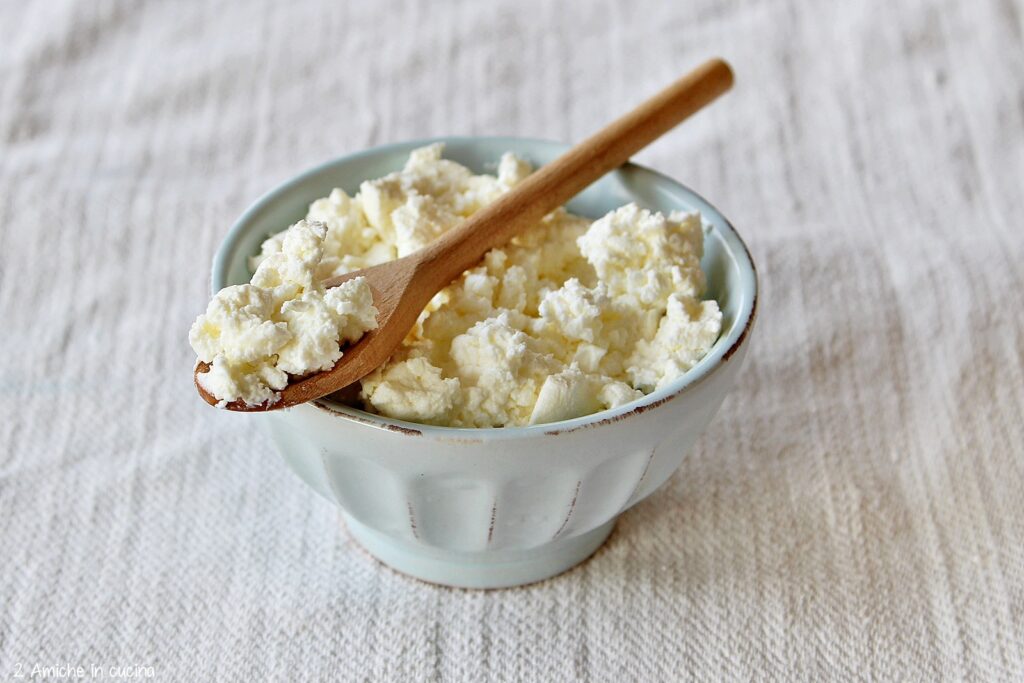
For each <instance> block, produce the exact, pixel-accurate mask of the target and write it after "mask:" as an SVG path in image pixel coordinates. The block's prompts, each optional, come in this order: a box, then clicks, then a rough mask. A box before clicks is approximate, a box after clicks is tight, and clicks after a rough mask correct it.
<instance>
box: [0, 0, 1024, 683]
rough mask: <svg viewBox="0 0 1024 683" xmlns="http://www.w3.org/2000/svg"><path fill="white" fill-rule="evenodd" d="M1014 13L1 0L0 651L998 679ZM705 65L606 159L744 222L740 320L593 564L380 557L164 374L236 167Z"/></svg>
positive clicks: (793, 2) (653, 80) (1014, 594)
mask: <svg viewBox="0 0 1024 683" xmlns="http://www.w3.org/2000/svg"><path fill="white" fill-rule="evenodd" d="M1022 16H1024V7H1022V5H1021V3H1020V2H1018V1H1016V0H978V1H976V2H956V1H953V0H950V1H945V2H898V3H897V2H842V3H840V2H829V3H807V2H799V0H762V1H757V0H750V1H743V2H720V1H719V0H696V1H695V2H690V3H668V2H642V1H638V0H631V1H629V2H601V3H584V2H579V3H569V2H537V1H534V0H517V1H514V2H502V3H497V4H495V3H471V2H462V3H431V4H427V3H414V2H374V3H370V2H366V3H361V2H350V3H334V2H287V3H269V2H268V3H256V2H240V1H236V2H219V3H204V2H168V3H157V2H151V3H141V2H138V3H136V2H128V1H115V2H108V1H102V2H89V1H85V0H83V1H81V2H58V1H51V2H25V3H21V2H10V3H4V4H2V5H0V27H2V41H0V43H2V47H0V94H2V100H0V311H2V318H0V320H2V326H3V341H4V345H3V356H2V360H0V411H2V412H0V415H2V419H0V444H2V452H0V529H2V532H0V557H2V560H0V675H3V676H10V677H13V676H16V675H17V674H18V673H21V674H23V675H25V676H26V679H28V677H29V675H30V674H31V673H32V671H33V669H34V668H35V667H39V666H43V667H45V666H50V667H53V666H64V667H68V666H70V667H78V666H82V667H84V668H85V670H86V677H87V678H88V677H89V676H92V675H93V672H94V671H95V670H93V669H91V667H98V669H99V672H100V673H102V674H103V675H104V676H105V677H107V678H111V677H112V676H114V675H124V674H125V673H126V672H127V671H129V670H133V671H135V672H136V673H138V674H139V675H141V676H149V675H152V678H154V679H158V680H261V679H274V680H325V679H330V678H337V679H342V680H396V681H398V680H445V681H449V680H451V681H456V680H472V681H480V680H539V681H569V680H593V681H628V680H675V679H684V678H701V679H708V680H717V679H739V680H749V679H781V678H794V679H805V680H806V679H812V680H821V679H823V678H826V679H845V680H866V679H875V680H929V681H931V680H940V679H947V680H960V679H966V680H1012V679H1017V680H1020V679H1022V678H1024V654H1022V652H1024V623H1022V622H1024V550H1022V540H1024V496H1022V474H1024V458H1022V455H1024V446H1022V441H1024V428H1022V406H1024V399H1022V397H1024V351H1022V349H1024V315H1022V314H1024V295H1022V290H1024V266H1022V263H1024V236H1022V229H1024V225H1022V222H1024V192H1022V188H1024V182H1022V179H1024V40H1022V33H1024V19H1022ZM712 55H721V56H723V57H725V58H727V59H729V60H730V61H731V63H732V64H733V66H734V68H735V71H736V74H737V82H736V86H735V89H734V91H733V92H732V93H730V94H729V95H728V96H727V97H726V98H725V99H723V100H722V101H720V102H719V103H717V104H715V105H714V106H713V107H712V108H711V109H709V110H708V111H706V112H702V113H701V114H699V115H698V116H697V117H696V118H694V119H693V120H692V121H691V122H688V123H687V124H686V125H685V126H683V127H682V128H680V129H679V130H677V131H675V132H673V133H671V134H669V135H668V136H667V137H665V138H664V139H662V140H660V141H658V142H657V143H656V144H654V145H653V146H652V147H650V148H649V149H648V150H647V151H645V152H643V153H642V154H640V155H639V157H638V160H639V161H640V162H642V163H645V164H647V165H650V166H652V167H654V168H655V169H658V170H659V171H662V172H664V173H666V174H668V175H670V176H672V177H675V178H678V179H680V180H681V181H683V182H685V183H686V184H688V185H690V186H691V187H693V188H695V189H696V190H697V191H698V192H700V193H701V194H703V195H704V196H706V197H707V198H708V199H709V200H710V201H712V202H713V203H714V204H716V205H717V206H719V207H720V208H721V209H722V210H723V212H724V213H725V214H726V215H727V216H728V217H729V218H731V219H732V221H733V222H734V223H735V225H736V226H737V228H738V229H739V231H740V232H741V233H742V234H743V236H744V237H745V239H746V240H747V242H748V244H749V246H750V248H751V251H752V252H753V254H754V257H755V259H756V261H757V264H758V268H759V273H760V277H761V287H762V291H761V300H760V312H759V320H758V324H757V327H756V329H755V331H754V338H753V348H752V352H751V355H750V357H749V360H748V364H747V366H746V368H745V370H744V373H743V374H742V376H741V378H740V381H739V382H738V384H737V386H736V387H735V389H734V391H733V393H732V394H731V396H730V397H729V398H728V399H727V400H726V402H725V405H724V407H723V408H722V410H721V412H720V413H719V414H718V416H717V417H716V418H715V420H714V421H713V423H712V424H711V426H710V427H709V428H708V430H707V432H706V433H705V434H704V436H703V437H702V438H701V439H700V441H699V442H698V443H697V445H696V447H695V448H694V449H693V450H692V452H691V453H690V454H689V455H688V457H687V458H686V460H685V462H684V464H683V466H682V468H681V469H680V470H679V471H678V472H677V473H676V474H675V476H673V478H672V479H671V480H670V481H669V482H668V484H667V485H666V486H665V487H664V488H663V489H661V490H660V491H659V492H658V493H656V494H655V495H653V496H652V497H650V498H649V499H647V500H645V501H644V502H642V503H641V504H639V505H637V506H636V507H635V508H633V509H632V510H630V511H629V512H628V513H626V514H625V515H624V516H623V517H622V519H621V521H620V522H619V524H618V527H617V530H616V531H615V533H614V534H613V536H612V537H611V539H610V540H609V542H608V543H607V545H606V546H605V547H604V548H603V549H602V550H600V551H599V552H598V553H597V554H596V555H595V556H594V557H593V559H591V560H590V561H589V562H587V563H586V564H584V565H582V566H580V567H578V568H577V569H575V570H573V571H571V572H569V573H567V574H565V575H563V576H561V577H559V578H557V579H554V580H549V581H546V582H543V583H540V584H537V585H533V586H530V587H526V588H522V589H515V590H503V591H491V592H479V591H463V590H453V589H445V588H439V587H434V586H430V585H427V584H423V583H420V582H417V581H414V580H411V579H408V578H405V577H403V576H401V575H398V574H396V573H394V572H393V571H391V570H389V569H387V568H385V567H383V566H381V565H380V564H378V563H377V562H376V561H374V560H373V559H371V558H370V557H369V556H367V555H366V554H364V553H363V552H362V551H361V550H360V549H359V548H358V547H357V546H356V545H355V544H354V542H353V541H352V540H351V539H350V538H349V536H348V535H347V533H346V532H345V530H344V529H343V527H342V525H341V523H340V518H339V513H338V511H337V510H336V509H335V508H333V507H332V506H331V505H330V504H329V503H327V502H325V501H324V500H322V499H319V498H317V497H315V495H314V494H313V493H312V492H311V491H310V490H309V489H308V488H307V487H306V486H305V485H304V484H302V483H301V482H300V481H299V480H298V479H297V478H296V477H294V476H293V475H292V474H291V473H290V472H289V471H288V470H287V469H286V467H285V465H284V463H283V462H282V460H281V459H280V458H279V457H278V455H277V454H276V453H275V452H274V449H273V447H272V445H271V444H270V443H269V442H268V441H267V439H266V438H264V436H263V435H262V433H261V432H259V431H258V430H254V429H252V422H251V421H250V418H249V417H247V416H242V415H234V414H227V413H224V412H222V411H216V410H211V409H210V408H209V407H208V406H206V405H204V404H202V403H201V402H200V401H199V400H198V399H197V397H196V395H195V390H194V389H193V387H192V385H191V370H192V363H193V353H192V351H191V350H190V348H189V346H188V344H187V330H188V327H189V324H190V323H191V321H192V319H193V318H194V317H195V315H197V314H198V313H199V312H200V311H201V310H202V309H203V308H204V306H205V304H206V300H207V296H208V282H209V278H208V272H209V263H210V259H211V257H212V254H213V252H214V250H215V249H216V247H217V245H218V243H219V241H220V240H221V238H222V237H223V236H224V234H225V231H226V229H227V227H228V226H229V225H230V224H231V222H232V221H233V219H234V218H235V217H236V216H237V215H238V214H239V213H240V212H241V211H242V210H243V209H244V208H245V206H246V205H247V204H248V203H249V202H250V201H251V200H253V199H254V198H255V197H257V196H258V195H259V194H261V193H262V192H263V191H265V190H267V189H268V188H270V187H272V186H273V185H275V184H276V183H278V182H280V181H282V180H284V179H286V178H288V177H289V176H291V175H293V174H295V173H297V172H299V171H301V170H303V169H305V168H308V167H310V166H312V165H314V164H317V163H319V162H322V161H325V160H327V159H330V158H333V157H336V156H339V155H343V154H346V153H349V152H353V151H356V150H360V149H363V148H366V147H369V146H373V145H377V144H383V143H387V142H392V141H398V140H405V139H411V138H420V137H428V136H434V135H444V134H463V135H477V134H481V135H483V134H488V135H495V134H512V135H523V136H535V137H543V138H553V139H559V140H566V141H575V140H579V139H581V138H582V137H584V136H585V135H586V134H588V133H589V132H591V131H593V130H595V129H596V128H597V127H598V126H600V125H601V124H602V123H604V122H606V121H608V120H609V119H610V118H612V117H613V116H614V115H617V114H618V113H621V112H622V111H624V110H625V109H627V108H628V107H629V106H631V105H633V104H635V103H637V102H639V101H640V100H641V99H642V98H644V97H645V96H647V95H649V94H651V93H652V92H654V91H655V90H656V89H658V88H659V87H660V86H662V85H664V84H666V83H667V82H669V81H670V80H672V79H673V78H675V77H676V76H678V75H679V74H680V73H682V72H683V71H685V70H686V69H688V68H690V67H692V66H694V65H696V64H697V63H699V62H700V61H702V60H703V59H704V58H706V57H709V56H712ZM111 667H115V668H114V669H111ZM35 671H36V672H37V678H38V677H39V676H41V675H43V674H45V670H42V669H35ZM50 671H51V673H53V670H52V669H51V670H50ZM65 671H66V669H65ZM39 672H42V673H39ZM111 672H113V673H111ZM57 673H58V674H59V671H58V672H57ZM50 678H51V680H52V679H53V676H51V677H50ZM65 678H66V677H65Z"/></svg>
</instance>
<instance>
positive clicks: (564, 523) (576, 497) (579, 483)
mask: <svg viewBox="0 0 1024 683" xmlns="http://www.w3.org/2000/svg"><path fill="white" fill-rule="evenodd" d="M582 486H583V482H582V481H577V482H576V490H575V491H574V492H573V494H572V502H571V503H569V512H567V513H566V515H565V519H563V520H562V526H560V527H558V531H556V532H555V535H554V536H552V537H551V540H554V539H556V538H558V537H559V536H561V535H562V532H563V531H565V527H566V526H568V524H569V520H570V519H572V513H573V512H575V511H576V501H577V500H579V497H580V487H582Z"/></svg>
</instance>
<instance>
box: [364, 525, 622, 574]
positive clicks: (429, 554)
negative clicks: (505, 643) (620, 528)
mask: <svg viewBox="0 0 1024 683" xmlns="http://www.w3.org/2000/svg"><path fill="white" fill-rule="evenodd" d="M344 518H345V524H346V525H347V526H348V530H349V533H350V534H351V535H352V538H354V539H355V540H356V542H357V543H359V545H361V546H362V547H363V548H364V549H365V550H366V551H367V552H369V553H370V554H371V555H373V556H374V557H375V558H377V559H378V560H380V561H381V562H383V563H384V564H386V565H388V566H389V567H391V568H392V569H394V570H396V571H399V572H401V573H403V574H407V575H409V576H411V577H413V578H416V579H420V580H421V581H427V582H429V583H436V584H440V585H442V586H453V587H455V588H509V587H511V586H521V585H523V584H527V583H534V582H536V581H542V580H544V579H548V578H551V577H552V576H556V575H558V574H561V573H562V572H564V571H567V570H569V569H571V568H573V567H575V566H576V565H578V564H579V563H581V562H583V561H584V560H586V559H587V558H588V557H590V556H591V555H593V554H594V553H595V552H596V551H597V549H598V548H600V547H601V544H603V543H604V542H605V540H607V539H608V536H609V535H610V534H611V533H612V529H613V528H615V521H616V520H615V519H612V520H611V521H609V522H607V523H605V524H602V525H601V526H599V527H597V528H596V529H593V530H592V531H588V532H586V533H582V534H579V535H577V536H571V537H569V538H559V539H555V540H553V541H551V542H550V543H548V544H546V545H543V546H540V547H538V548H530V549H529V550H494V551H485V552H479V553H456V552H451V551H447V550H439V549H435V548H430V547H427V546H424V545H422V544H414V543H410V542H408V541H405V540H402V539H400V538H393V537H391V536H387V535H386V534H382V533H380V532H379V531H374V530H373V529H371V528H369V527H367V526H366V525H364V524H360V523H359V522H358V521H356V520H355V519H353V518H352V517H350V516H349V515H347V514H345V515H344Z"/></svg>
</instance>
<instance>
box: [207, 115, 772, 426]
mask: <svg viewBox="0 0 1024 683" xmlns="http://www.w3.org/2000/svg"><path fill="white" fill-rule="evenodd" d="M437 142H441V143H450V142H454V143H469V144H472V143H474V142H489V143H501V142H507V143H508V144H509V145H511V147H510V149H511V150H512V151H515V148H514V145H516V144H524V143H525V144H529V145H540V146H548V147H551V148H552V149H553V151H556V152H559V151H564V150H566V149H568V148H569V147H570V145H569V144H567V143H564V142H559V141H556V140H548V139H544V138H532V137H520V136H511V135H496V136H487V135H482V136H476V135H473V136H460V135H446V136H437V137H431V138H421V139H413V140H404V141H399V142H392V143H388V144H385V145H378V146H375V147H369V148H367V149H363V150H360V151H358V152H353V153H351V154H346V155H343V156H340V157H335V158H333V159H329V160H327V161H324V162H321V163H319V164H317V165H315V166H313V167H311V168H309V169H307V170H305V171H302V172H300V173H299V174H298V175H295V176H292V177H290V178H288V179H287V180H285V181H283V182H281V183H279V184H277V185H276V186H274V187H272V188H271V189H270V190H268V191H266V192H264V193H263V194H262V195H261V196H260V197H259V198H257V199H256V200H255V201H254V202H252V204H250V205H249V206H248V207H247V208H246V209H245V211H243V212H242V214H241V215H240V216H239V217H238V218H237V219H236V220H235V221H234V223H232V225H231V228H230V229H229V230H228V233H227V235H226V236H225V237H224V239H223V240H222V241H221V243H220V246H219V247H218V248H217V251H216V253H215V255H214V258H213V267H212V272H211V277H210V290H211V294H213V293H216V292H217V291H219V290H220V289H221V288H223V287H225V286H226V285H227V278H226V274H227V272H228V269H229V265H230V262H231V260H232V256H233V255H234V253H235V251H236V249H237V247H238V244H239V242H241V241H242V238H243V237H245V236H246V235H247V233H248V226H249V225H251V224H252V223H253V222H254V221H255V220H256V219H257V218H258V217H259V216H260V214H261V213H263V212H264V211H267V210H268V208H269V207H270V206H272V205H273V204H274V203H276V202H278V201H280V200H281V199H282V198H283V197H285V196H287V195H288V194H290V193H291V192H293V191H294V190H295V189H296V188H298V187H300V186H302V185H303V184H305V183H306V181H308V180H309V179H310V178H313V177H315V176H318V175H320V174H322V173H324V172H325V171H328V170H330V169H333V168H335V167H336V166H338V165H341V164H345V163H351V162H353V161H357V160H359V159H365V158H368V157H373V156H377V155H381V154H389V153H394V152H397V151H399V150H403V149H404V150H410V151H411V150H413V149H416V148H417V147H422V146H425V145H430V144H434V143H437ZM622 169H630V170H635V171H638V172H641V173H644V174H649V175H651V176H653V177H654V178H655V179H657V180H660V181H663V182H667V183H669V184H671V185H675V186H676V189H680V190H682V191H683V193H684V194H686V195H689V198H690V199H692V200H695V203H697V204H702V205H703V206H701V207H700V211H701V218H702V220H703V221H705V222H706V223H709V224H710V225H711V226H712V227H713V228H714V229H716V230H719V232H720V233H721V234H722V237H723V240H724V241H725V245H726V247H727V248H728V251H729V253H730V255H731V257H732V259H733V261H734V262H736V263H737V265H738V266H739V268H740V275H741V278H742V280H743V282H744V289H745V290H749V296H745V297H744V300H743V302H742V304H741V306H740V309H739V311H738V313H737V319H736V324H735V325H733V327H732V329H731V330H730V331H729V333H728V334H727V335H724V336H722V337H719V338H718V340H716V341H715V343H714V345H712V347H711V350H710V351H708V353H707V354H705V355H704V357H703V358H701V359H700V360H699V361H698V362H697V364H696V365H694V367H692V368H691V369H690V370H688V371H686V372H685V373H683V375H681V376H680V377H678V378H676V379H675V380H674V381H672V382H671V383H669V384H668V385H667V386H665V387H663V388H661V389H657V390H655V391H652V392H651V393H649V394H647V395H646V396H644V397H642V398H638V399H636V400H635V401H630V402H629V403H626V404H624V405H622V406H619V407H617V408H611V409H608V410H602V411H600V412H597V413H591V414H590V415H584V416H582V417H577V418H573V419H571V420H562V421H559V422H549V423H543V424H536V425H526V426H522V427H448V426H439V425H428V424H421V423H418V422H409V421H407V420H399V419H396V418H390V417H385V416H383V415H377V414H375V413H370V412H368V411H365V410H361V409H359V408H353V407H351V406H347V405H344V404H339V403H334V402H333V401H328V400H324V399H317V400H314V401H310V402H309V403H306V404H301V405H298V406H293V407H291V408H287V409H285V412H288V411H292V410H318V411H325V412H327V413H329V414H331V415H333V416H334V417H338V418H345V419H347V420H349V421H350V422H352V423H354V424H358V425H362V426H367V427H371V428H376V429H383V430H387V431H390V432H393V433H396V434H402V435H407V436H423V435H428V436H436V437H441V438H447V439H455V440H463V439H465V440H472V441H480V440H492V439H500V440H505V439H512V438H525V437H534V436H539V435H557V434H563V433H566V432H574V431H578V430H582V429H591V428H596V427H601V426H606V425H611V424H614V423H616V422H619V421H621V420H623V419H625V418H628V417H630V416H633V415H638V414H641V413H644V412H646V411H648V410H651V409H653V408H656V407H658V406H661V405H662V404H664V403H667V402H668V401H671V400H672V399H674V398H677V397H678V396H680V395H681V394H683V393H685V392H687V391H690V390H693V389H694V388H695V387H696V386H697V385H698V384H701V383H703V380H705V379H707V378H708V377H709V376H710V375H711V374H713V373H714V372H716V371H717V370H719V369H721V368H722V367H723V366H724V365H725V363H727V362H728V361H729V359H730V358H731V357H732V356H733V354H734V353H736V352H737V351H738V350H739V349H740V348H741V347H742V346H744V345H745V344H746V343H747V341H748V339H749V333H750V330H751V329H752V328H753V325H754V321H755V319H756V317H757V304H758V292H759V287H758V276H757V268H756V266H755V265H754V259H753V257H752V256H751V254H750V250H749V248H748V247H747V245H746V243H745V242H744V241H743V238H742V237H740V234H739V232H738V231H737V230H736V228H735V227H734V226H733V224H732V223H731V222H730V221H729V219H728V218H726V217H725V215H724V214H722V212H721V211H719V210H718V209H717V208H716V207H715V206H714V205H713V204H711V202H709V201H708V200H707V199H705V198H704V197H702V196H701V195H699V194H698V193H696V192H695V191H693V190H692V189H690V188H689V187H688V186H686V185H684V184H683V183H681V182H679V181H677V180H675V179H673V178H671V177H669V176H667V175H665V174H664V173H661V172H659V171H656V170H654V169H652V168H649V167H647V166H643V165H641V164H636V163H633V162H628V163H626V164H623V166H622V167H620V168H619V169H616V170H615V171H612V173H617V172H620V171H621V170H622Z"/></svg>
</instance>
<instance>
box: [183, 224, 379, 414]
mask: <svg viewBox="0 0 1024 683" xmlns="http://www.w3.org/2000/svg"><path fill="white" fill-rule="evenodd" d="M326 236H327V226H326V225H324V224H323V223H319V222H307V221H300V222H298V223H296V224H295V225H293V226H292V227H291V228H289V229H288V230H286V231H285V232H284V233H282V236H281V237H279V238H278V240H277V249H276V251H275V252H274V253H273V254H271V255H269V256H268V257H267V258H265V259H264V260H263V261H262V262H261V263H260V264H259V267H258V268H257V269H256V272H255V274H254V275H253V276H252V281H251V282H250V284H247V285H236V286H233V287H225V288H224V289H222V290H221V291H220V292H218V293H217V295H216V296H214V297H213V300H212V301H210V304H209V306H208V307H207V309H206V313H204V314H203V315H200V316H199V317H198V318H197V319H196V321H195V323H193V325H192V329H191V330H190V331H189V341H190V342H191V344H192V348H193V349H194V350H195V352H196V354H197V355H198V356H199V359H200V360H202V361H204V362H206V363H209V364H210V370H209V372H206V373H203V374H200V375H199V382H200V384H201V385H202V387H203V388H204V389H206V390H207V391H208V392H210V393H211V394H213V395H214V396H215V397H216V398H218V399H219V400H220V404H219V405H221V406H223V405H224V404H226V403H228V402H232V401H243V402H245V403H246V404H248V405H260V404H263V403H270V404H273V403H275V402H276V401H277V400H278V399H279V398H280V393H279V392H280V390H281V389H283V388H284V387H285V385H286V384H287V383H288V380H289V375H293V376H301V375H305V374H309V373H312V372H318V371H321V370H329V369H330V368H331V367H333V366H334V363H335V362H337V360H338V359H339V358H341V356H342V351H341V345H342V344H345V343H351V342H354V341H356V340H358V339H359V338H360V337H361V336H362V335H363V333H364V332H366V331H367V330H371V329H374V328H375V327H376V326H377V309H376V308H374V306H373V294H372V293H371V291H370V287H369V285H368V284H366V281H365V279H364V278H361V277H360V278H354V279H352V280H348V281H346V282H344V283H343V284H341V285H340V286H338V287H334V288H333V289H329V290H325V289H324V288H323V286H322V285H321V284H320V279H319V278H318V277H317V275H316V273H317V271H318V269H319V268H320V265H321V261H322V260H323V254H324V239H325V238H326Z"/></svg>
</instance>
